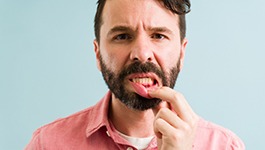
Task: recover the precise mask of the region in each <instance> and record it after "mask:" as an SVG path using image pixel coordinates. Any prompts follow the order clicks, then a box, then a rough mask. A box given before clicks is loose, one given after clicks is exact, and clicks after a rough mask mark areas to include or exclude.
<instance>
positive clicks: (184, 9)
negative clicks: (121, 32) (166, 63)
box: [94, 0, 191, 42]
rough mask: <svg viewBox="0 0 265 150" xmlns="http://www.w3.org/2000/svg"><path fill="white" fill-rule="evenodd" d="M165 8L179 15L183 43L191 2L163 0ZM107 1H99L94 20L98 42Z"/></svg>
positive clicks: (185, 0)
mask: <svg viewBox="0 0 265 150" xmlns="http://www.w3.org/2000/svg"><path fill="white" fill-rule="evenodd" d="M161 1H162V2H163V4H164V6H165V7H166V8H167V9H168V10H170V11H171V12H173V13H175V14H178V15H179V29H180V38H181V41H182V40H183V39H184V37H185V36H186V19H185V15H186V14H187V13H189V12H190V7H191V4H190V1H189V0H161ZM105 3H106V0H98V2H97V4H98V6H97V12H96V15H95V18H94V32H95V36H96V40H97V41H98V42H99V40H100V27H101V25H102V12H103V9H104V6H105Z"/></svg>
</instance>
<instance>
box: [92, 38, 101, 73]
mask: <svg viewBox="0 0 265 150" xmlns="http://www.w3.org/2000/svg"><path fill="white" fill-rule="evenodd" d="M93 44H94V52H95V55H96V61H97V68H98V70H99V71H101V66H100V52H99V43H98V41H97V40H96V39H95V40H94V41H93Z"/></svg>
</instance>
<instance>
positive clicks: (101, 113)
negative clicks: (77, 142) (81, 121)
mask: <svg viewBox="0 0 265 150" xmlns="http://www.w3.org/2000/svg"><path fill="white" fill-rule="evenodd" d="M110 100H111V92H110V91H109V92H108V93H107V94H106V95H105V96H104V97H103V98H102V99H101V100H100V101H99V102H98V103H97V104H96V105H95V106H93V107H92V110H91V111H90V112H89V114H88V116H89V120H91V121H89V122H88V125H87V128H86V136H87V137H89V136H90V135H92V134H93V133H94V132H96V131H97V130H99V129H100V128H101V127H103V126H107V127H109V121H108V111H109V104H110Z"/></svg>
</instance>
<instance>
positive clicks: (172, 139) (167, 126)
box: [149, 87, 199, 150]
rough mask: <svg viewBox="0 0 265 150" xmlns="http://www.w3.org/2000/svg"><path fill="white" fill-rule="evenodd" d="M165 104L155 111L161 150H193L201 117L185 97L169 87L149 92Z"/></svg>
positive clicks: (155, 128) (155, 123) (155, 126)
mask: <svg viewBox="0 0 265 150" xmlns="http://www.w3.org/2000/svg"><path fill="white" fill-rule="evenodd" d="M149 95H150V96H151V97H154V98H160V99H162V100H163V102H162V103H161V104H160V105H159V106H158V108H155V109H153V111H154V114H155V120H154V132H155V135H156V136H157V143H158V149H159V150H171V149H172V150H191V149H192V144H193V141H194V138H195V132H196V127H197V122H198V120H199V117H198V116H197V115H196V114H195V113H194V112H193V110H192V109H191V107H190V106H189V104H188V103H187V101H186V100H185V98H184V96H183V95H182V94H180V93H178V92H176V91H174V90H173V89H171V88H169V87H162V88H160V89H157V90H154V91H149Z"/></svg>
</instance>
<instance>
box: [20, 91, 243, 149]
mask: <svg viewBox="0 0 265 150" xmlns="http://www.w3.org/2000/svg"><path fill="white" fill-rule="evenodd" d="M110 97H111V93H110V92H108V93H107V94H106V95H105V97H104V98H102V99H101V101H99V102H98V103H97V104H96V105H95V106H93V107H90V108H87V109H85V110H83V111H80V112H78V113H75V114H73V115H71V116H68V117H66V118H63V119H58V120H56V121H54V122H52V123H50V124H48V125H45V126H43V127H41V128H39V129H38V130H36V131H35V132H34V134H33V137H32V139H31V141H30V143H29V144H28V145H27V147H26V148H25V149H26V150H94V149H95V150H126V149H128V150H129V149H131V150H132V149H135V148H134V147H133V146H132V145H131V144H130V143H129V142H127V141H126V140H125V139H123V138H122V137H121V136H120V135H119V134H118V133H117V131H116V130H115V129H114V128H113V126H112V125H111V124H110V122H109V121H108V107H109V102H110ZM156 149H157V143H156V139H155V138H154V139H153V140H152V141H151V142H150V144H149V146H148V148H147V150H156ZM244 149H245V147H244V144H243V142H242V141H241V140H240V139H239V138H238V137H237V136H236V135H235V134H233V133H232V132H231V131H229V130H227V129H224V128H223V127H220V126H218V125H215V124H213V123H210V122H207V121H205V120H203V119H200V121H199V124H198V129H197V133H196V139H195V141H194V145H193V150H244Z"/></svg>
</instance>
